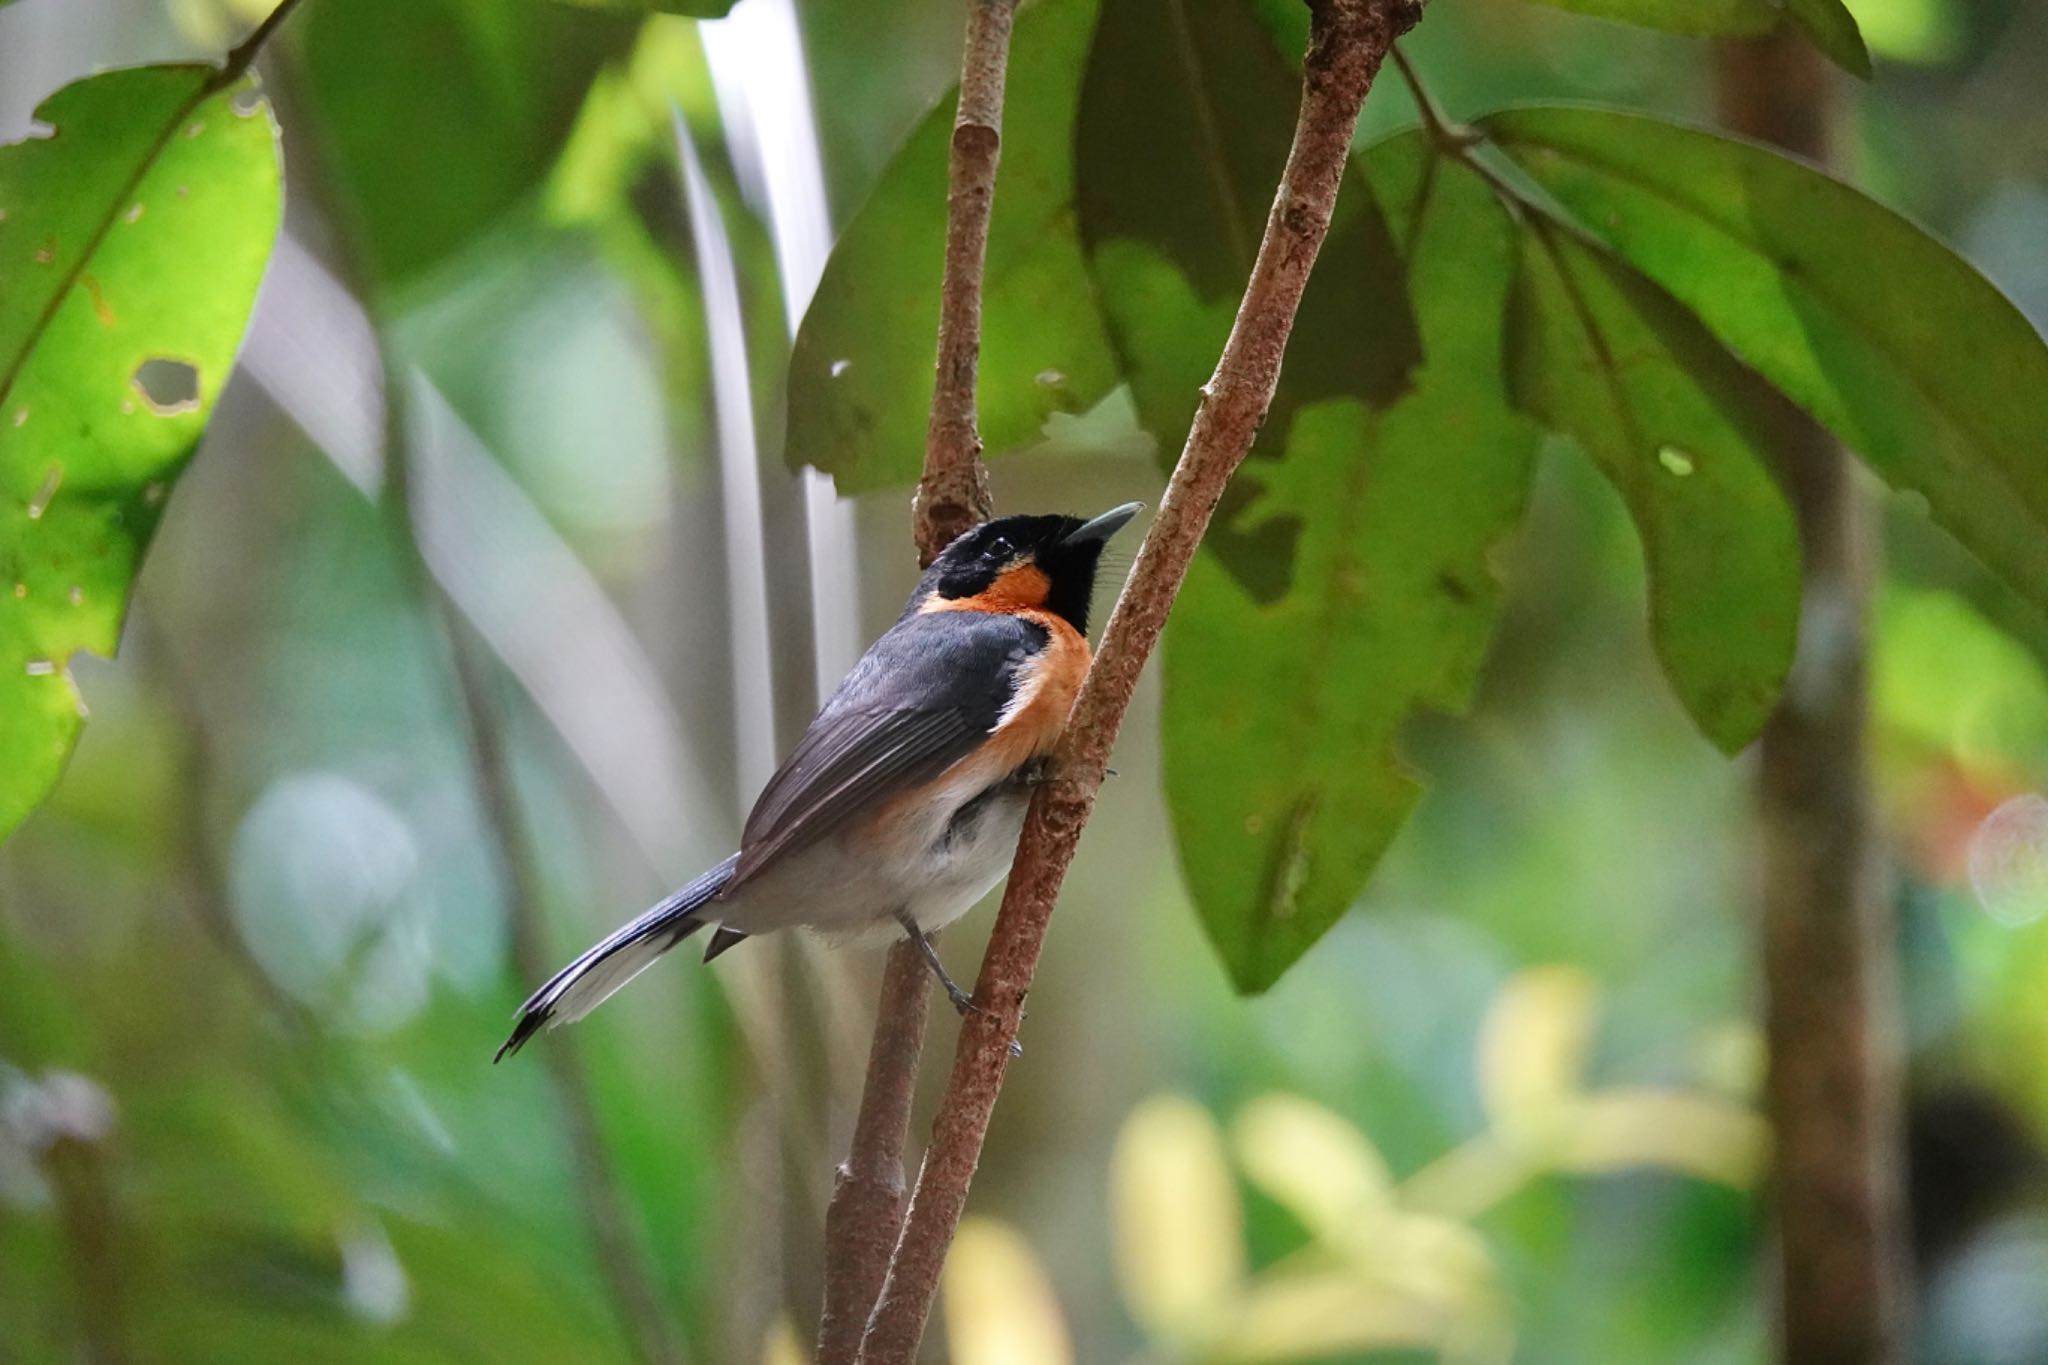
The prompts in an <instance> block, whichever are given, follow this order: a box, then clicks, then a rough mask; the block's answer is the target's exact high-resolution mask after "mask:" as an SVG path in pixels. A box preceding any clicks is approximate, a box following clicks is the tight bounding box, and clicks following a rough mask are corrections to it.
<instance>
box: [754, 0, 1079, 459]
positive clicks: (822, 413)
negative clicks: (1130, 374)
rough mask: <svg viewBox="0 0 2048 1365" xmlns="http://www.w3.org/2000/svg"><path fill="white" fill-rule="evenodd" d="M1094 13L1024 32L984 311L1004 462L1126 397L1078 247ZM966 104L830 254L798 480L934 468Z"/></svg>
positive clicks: (1066, 13) (937, 114)
mask: <svg viewBox="0 0 2048 1365" xmlns="http://www.w3.org/2000/svg"><path fill="white" fill-rule="evenodd" d="M1094 22H1095V5H1094V0H1041V3H1039V4H1036V5H1033V6H1031V7H1030V8H1028V9H1026V10H1024V11H1023V12H1022V13H1021V14H1020V15H1019V16H1018V18H1017V27H1016V32H1015V35H1014V37H1013V40H1012V43H1011V53H1010V70H1009V77H1008V80H1007V82H1006V91H1007V94H1006V96H1005V101H1004V108H1003V134H1002V137H1003V141H1002V165H1001V173H1000V174H999V175H998V177H997V180H996V197H995V207H994V210H993V217H992V220H991V222H990V226H989V242H988V263H987V272H986V278H985V281H984V289H983V295H982V346H981V378H980V387H979V403H980V414H981V433H982V439H983V441H984V443H985V444H986V445H987V447H988V449H989V451H990V452H991V453H994V452H1000V451H1002V450H1003V449H1005V448H1006V447H1013V446H1017V445H1020V444H1023V443H1025V442H1027V441H1029V440H1031V439H1032V438H1033V437H1034V436H1035V435H1036V434H1037V432H1038V429H1039V427H1040V426H1041V425H1042V424H1043V423H1044V421H1045V419H1046V418H1047V417H1048V416H1050V415H1051V414H1052V413H1055V412H1078V411H1081V410H1083V409H1085V408H1087V407H1090V406H1092V405H1093V404H1094V403H1095V402H1096V400H1098V399H1100V398H1101V397H1102V396H1103V395H1104V394H1105V393H1107V392H1108V391H1109V389H1110V387H1111V385H1113V384H1114V383H1115V382H1116V362H1115V358H1114V357H1113V356H1112V355H1111V353H1110V350H1109V343H1108V341H1107V340H1106V339H1105V337H1104V336H1103V331H1102V324H1101V321H1100V319H1099V316H1098V313H1097V309H1096V304H1095V297H1094V290H1093V289H1092V287H1091V286H1090V283H1089V279H1088V272H1087V270H1086V268H1085V266H1084V265H1083V263H1082V259H1081V247H1080V243H1079V241H1078V239H1077V238H1076V237H1075V235H1074V203H1073V184H1074V153H1073V145H1074V114H1075V107H1076V104H1077V102H1078V100H1079V97H1080V88H1081V68H1082V63H1083V60H1084V58H1085V56H1086V54H1087V51H1088V36H1089V33H1090V31H1091V30H1092V28H1093V26H1094ZM954 107H955V102H954V101H953V100H952V99H950V98H949V99H947V100H945V101H944V102H942V103H941V104H940V105H939V107H938V108H936V109H934V110H932V112H931V113H930V114H928V115H927V116H926V117H925V119H924V121H923V122H922V123H920V124H919V125H918V127H917V130H916V131H915V132H913V133H912V134H911V135H910V140H909V141H908V142H906V143H905V144H904V145H903V149H902V150H901V151H900V152H898V153H897V154H896V157H895V159H894V160H893V161H891V162H890V163H889V168H888V170H886V171H885V172H884V173H883V175H882V179H881V183H880V184H878V185H877V186H876V187H875V190H874V192H873V193H872V194H871V195H870V196H869V197H868V200H867V202H866V203H865V204H863V205H862V206H861V209H860V212H859V213H858V214H857V215H856V216H855V217H854V220H853V222H852V223H851V224H849V225H848V226H847V229H846V231H845V232H844V233H842V234H841V236H840V238H839V243H838V245H837V246H835V247H834V248H833V251H832V258H831V260H830V261H829V262H827V264H826V266H825V274H824V278H823V279H822V280H821V281H820V282H819V285H818V292H817V295H816V296H815V297H814V298H813V299H812V300H811V306H810V309H809V311H807V312H806V313H805V314H804V320H803V325H802V326H801V328H799V330H798V332H797V338H796V346H795V349H794V351H793V352H792V354H791V356H790V362H789V432H788V439H787V442H786V446H785V448H786V450H787V451H788V458H789V460H790V461H791V463H792V464H796V465H806V464H808V465H813V466H815V467H817V468H819V469H822V470H825V471H826V472H828V473H830V474H831V475H832V476H833V479H834V481H835V482H836V483H837V484H838V486H839V491H840V492H842V493H857V492H865V491H868V490H871V489H876V488H887V487H891V486H900V485H904V484H909V483H914V482H916V480H917V476H918V471H919V470H920V469H921V468H922V466H923V462H924V435H925V422H926V417H927V415H928V413H929V411H930V408H931V398H932V366H933V358H934V355H935V351H934V346H933V336H934V331H935V329H936V328H937V326H938V321H939V280H940V276H941V273H942V267H943V263H944V256H945V241H946V159H947V153H948V149H949V148H950V146H951V142H952V136H953V114H954Z"/></svg>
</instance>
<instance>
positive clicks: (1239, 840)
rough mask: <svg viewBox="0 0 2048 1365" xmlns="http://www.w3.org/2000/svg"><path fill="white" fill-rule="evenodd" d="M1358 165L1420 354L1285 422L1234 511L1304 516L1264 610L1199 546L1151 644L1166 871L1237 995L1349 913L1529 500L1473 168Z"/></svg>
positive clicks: (1307, 339) (1453, 703) (1403, 803)
mask: <svg viewBox="0 0 2048 1365" xmlns="http://www.w3.org/2000/svg"><path fill="white" fill-rule="evenodd" d="M1371 164H1372V166H1373V175H1374V183H1375V184H1376V185H1378V186H1380V187H1381V188H1382V190H1383V193H1384V195H1385V197H1386V202H1387V205H1388V210H1387V211H1388V217H1389V219H1390V220H1391V221H1392V222H1395V223H1397V224H1402V225H1404V227H1408V228H1409V230H1408V232H1407V234H1406V235H1407V239H1408V240H1409V241H1410V242H1411V244H1412V249H1411V251H1410V253H1409V262H1408V271H1407V281H1406V288H1407V290H1408V291H1409V292H1410V293H1411V294H1412V296H1413V297H1414V299H1415V301H1416V307H1417V315H1418V318H1419V321H1420V325H1421V336H1422V346H1423V350H1424V354H1425V355H1426V356H1427V360H1426V361H1425V363H1424V365H1423V366H1422V368H1421V369H1419V370H1418V371H1417V372H1416V374H1415V387H1414V389H1413V391H1412V392H1410V393H1408V394H1406V395H1404V396H1402V397H1400V398H1399V399H1397V400H1396V401H1395V402H1394V403H1393V404H1392V405H1391V406H1390V407H1387V408H1384V409H1375V408H1372V407H1369V406H1368V405H1367V404H1365V403H1364V402H1362V401H1360V400H1358V399H1356V398H1337V397H1333V398H1325V399H1323V400H1322V401H1320V402H1317V403H1314V404H1311V405H1307V406H1304V407H1301V408H1299V409H1298V410H1297V412H1296V414H1295V418H1294V421H1293V423H1292V426H1291V430H1290V433H1289V439H1288V444H1287V451H1286V455H1285V458H1284V459H1282V460H1280V461H1278V462H1276V463H1272V464H1269V465H1266V466H1264V467H1263V468H1262V470H1261V475H1262V481H1263V483H1264V491H1263V493H1262V494H1261V496H1260V497H1259V498H1258V500H1257V501H1256V502H1254V503H1253V504H1252V505H1251V507H1250V509H1249V511H1248V512H1247V513H1246V514H1245V515H1246V517H1247V518H1248V519H1250V520H1251V521H1252V522H1253V523H1254V524H1256V523H1260V522H1266V521H1271V520H1273V519H1276V518H1281V517H1286V518H1291V519H1293V520H1295V521H1296V522H1298V524H1299V525H1300V528H1301V530H1300V538H1299V544H1298V549H1297V553H1296V566H1295V571H1294V576H1293V581H1292V583H1291V584H1290V586H1289V587H1288V590H1287V591H1286V593H1285V594H1284V595H1283V596H1282V597H1280V598H1279V600H1277V601H1274V602H1270V603H1261V602H1259V601H1257V600H1255V599H1254V598H1253V597H1252V596H1251V595H1250V593H1249V592H1248V591H1247V590H1246V589H1245V588H1244V587H1243V586H1242V585H1241V584H1240V583H1238V582H1237V581H1236V580H1235V579H1233V578H1232V576H1231V575H1230V574H1229V573H1228V572H1227V571H1226V570H1225V568H1224V567H1223V566H1222V565H1221V564H1219V563H1218V562H1217V560H1216V559H1215V558H1214V557H1213V556H1211V555H1209V554H1207V553H1206V552H1205V553H1204V554H1203V555H1202V556H1200V557H1199V558H1198V559H1197V560H1196V563H1195V565H1194V567H1193V569H1192V571H1191V572H1190V573H1189V575H1188V580H1187V584H1186V586H1185V587H1184V588H1183V590H1182V592H1181V596H1180V599H1179V602H1178V604H1177V606H1176V608H1175V614H1174V620H1173V628H1172V630H1171V631H1169V632H1168V636H1167V641H1166V695H1165V735H1166V739H1165V743H1166V755H1165V780H1166V795H1167V801H1168V804H1169V806H1170V808H1171V812H1172V816H1173V824H1174V832H1175V835H1176V838H1177V842H1178V844H1179V848H1180V857H1181V865H1182V868H1183V869H1184V871H1185V873H1186V877H1187V883H1188V888H1189V891H1190V893H1191V894H1192V896H1193V898H1194V900H1195V903H1196V906H1197V908H1198V909H1199V911H1200V913H1201V916H1202V922H1203V924H1204V926H1205V927H1206V928H1207V930H1208V932H1209V937H1210V939H1211V941H1212V942H1213V943H1214V944H1215V945H1216V948H1217V951H1218V952H1219V953H1220V954H1221V956H1222V958H1223V960H1224V963H1225V964H1226V966H1227V967H1228V968H1229V971H1230V974H1231V978H1232V980H1233V981H1234V982H1235V983H1236V984H1237V986H1238V988H1239V989H1240V990H1244V991H1260V990H1264V989H1265V988H1267V987H1268V986H1270V985H1272V984H1273V982H1274V981H1276V980H1277V979H1278V978H1279V977H1280V975H1281V973H1283V972H1284V971H1286V969H1287V968H1288V967H1289V966H1291V965H1292V964H1293V963H1294V962H1295V960H1296V959H1298V958H1299V957H1300V956H1301V955H1302V954H1303V953H1304V952H1306V951H1307V950H1308V948H1309V946H1310V945H1311V944H1313V943H1314V942H1315V941H1316V939H1317V938H1319V937H1321V935H1322V934H1323V933H1324V932H1325V931H1326V930H1328V929H1329V927H1330V926H1331V924H1333V923H1334V922H1335V921H1336V920H1337V918H1338V917H1339V916H1340V915H1342V914H1343V912H1344V910H1345V909H1346V908H1347V907H1348V906H1349V905H1350V904H1351V903H1352V902H1353V900H1355V899H1356V898H1357V896H1358V894H1359V892H1360V891H1361V890H1362V889H1363V887H1364V885H1365V882H1366V879H1367V877H1368V876H1369V875H1370V874H1371V872H1372V869H1373V866H1374V865H1375V864H1376V863H1377V862H1378V860H1379V857H1380V855H1381V853H1383V852H1384V851H1385V849H1386V847H1387V845H1388V843H1389V842H1390V841H1391V840H1392V839H1393V837H1394V834H1395V832H1396V831H1397V830H1398V829H1399V828H1400V826H1401V822H1402V821H1403V820H1404V819H1405V818H1406V816H1407V814H1408V811H1409V809H1410V807H1412V806H1413V805H1414V802H1415V799H1416V797H1417V795H1418V794H1419V787H1418V785H1417V783H1416V781H1415V779H1414V778H1412V777H1411V776H1409V774H1408V773H1407V772H1406V771H1405V770H1404V769H1403V767H1402V764H1401V761H1400V758H1399V756H1398V753H1397V751H1396V741H1397V739H1398V736H1399V732H1400V729H1401V726H1402V724H1403V723H1404V722H1405V721H1406V720H1407V719H1408V718H1409V717H1410V716H1411V715H1413V714H1415V713H1416V712H1417V711H1420V710H1423V709H1434V710H1455V709H1458V708H1460V707H1462V706H1463V705H1464V703H1465V701H1466V699H1467V696H1468V694H1469V693H1470V690H1471V688H1472V685H1473V682H1474V680H1475V678H1476V677H1477V674H1478V670H1479V666H1480V663H1481V660H1482V659H1483V657H1484V654H1485V650H1486V645H1487V641H1488V639H1489V638H1490V636H1491V634H1492V630H1493V626H1494V621H1495V619H1496V617H1497V615H1498V611H1499V606H1500V599H1501V590H1500V587H1499V585H1498V583H1497V582H1496V581H1495V579H1494V576H1493V573H1492V571H1491V569H1490V567H1489V565H1488V562H1487V555H1488V552H1489V550H1490V549H1491V548H1492V547H1493V546H1494V545H1495V544H1496V543H1497V542H1498V541H1499V540H1500V539H1501V538H1502V537H1503V536H1505V535H1506V534H1507V533H1508V532H1509V531H1510V530H1511V529H1512V528H1513V526H1514V525H1515V524H1516V522H1517V521H1518V520H1519V519H1520V516H1521V512H1522V507H1523V505H1524V502H1525V500H1526V497H1527V493H1528V487H1529V479H1530V468H1531V456H1532V454H1533V451H1534V447H1535V441H1536V432H1535V428H1534V426H1533V424H1531V423H1530V422H1528V421H1527V420H1526V419H1525V418H1523V417H1521V416H1520V415H1518V414H1516V413H1515V412H1514V411H1512V410H1511V408H1510V407H1509V404H1508V395H1507V392H1506V388H1505V384H1504V381H1503V378H1502V372H1501V345H1502V335H1501V320H1502V316H1503V314H1504V312H1505V309H1506V304H1507V297H1508V288H1509V282H1510V280H1511V279H1512V276H1513V272H1514V233H1513V228H1512V225H1511V223H1510V222H1509V219H1508V216H1507V213H1506V211H1505V210H1504V209H1503V208H1502V207H1501V206H1500V204H1499V203H1498V202H1497V201H1496V200H1495V199H1494V197H1493V195H1492V192H1491V191H1490V190H1489V189H1488V188H1487V187H1486V186H1485V185H1484V184H1483V183H1482V182H1481V181H1480V180H1479V179H1478V178H1477V177H1476V176H1474V175H1473V174H1472V173H1471V172H1470V171H1468V170H1466V169H1464V168H1462V167H1459V166H1455V165H1448V164H1446V165H1436V166H1434V167H1433V168H1432V164H1433V163H1431V162H1430V159H1429V157H1428V153H1427V151H1426V149H1425V148H1424V147H1423V145H1422V141H1421V138H1420V136H1419V135H1416V134H1409V135H1406V136H1405V137H1404V138H1400V139H1396V140H1395V141H1394V142H1393V143H1392V144H1389V145H1385V146H1383V147H1382V148H1379V149H1376V151H1375V153H1374V155H1373V157H1372V159H1371ZM1409 225H1412V227H1409ZM1341 342H1342V337H1341V336H1333V335H1331V334H1330V333H1328V332H1314V333H1309V334H1307V335H1301V336H1297V338H1296V344H1297V346H1300V345H1304V344H1308V345H1315V346H1324V347H1335V346H1338V345H1339V344H1341Z"/></svg>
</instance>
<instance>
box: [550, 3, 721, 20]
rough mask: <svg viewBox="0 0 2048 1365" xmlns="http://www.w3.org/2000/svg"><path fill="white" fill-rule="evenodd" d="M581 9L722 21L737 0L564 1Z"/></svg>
mask: <svg viewBox="0 0 2048 1365" xmlns="http://www.w3.org/2000/svg"><path fill="white" fill-rule="evenodd" d="M565 3H567V4H570V5H576V6H579V7H581V8H583V9H610V10H630V11H635V12H638V13H640V14H682V15H687V16H689V17H690V18H692V19H723V18H724V17H725V16H726V15H727V14H728V13H730V12H731V10H732V7H733V6H734V5H735V4H736V3H738V0H565Z"/></svg>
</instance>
